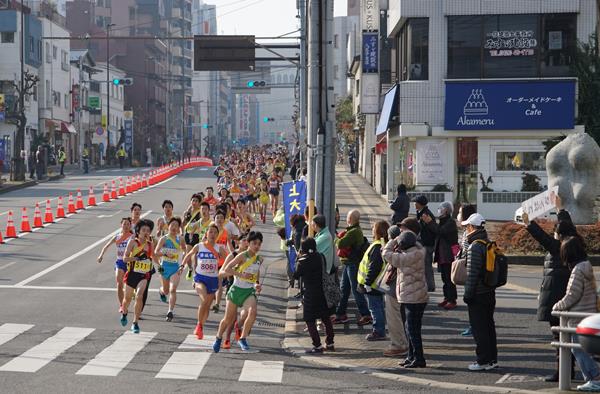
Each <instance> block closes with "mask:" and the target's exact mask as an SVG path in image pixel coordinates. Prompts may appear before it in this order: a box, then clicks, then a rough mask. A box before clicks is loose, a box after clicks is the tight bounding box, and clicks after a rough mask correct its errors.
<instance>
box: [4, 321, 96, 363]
mask: <svg viewBox="0 0 600 394" xmlns="http://www.w3.org/2000/svg"><path fill="white" fill-rule="evenodd" d="M93 331H94V329H93V328H78V327H65V328H63V329H62V330H60V331H59V332H57V333H56V335H54V336H53V337H50V338H48V339H46V340H45V341H44V342H42V343H40V344H39V345H37V346H34V347H32V348H31V349H29V350H27V351H26V352H25V353H23V354H21V355H20V356H18V357H15V358H13V359H12V360H10V361H9V362H7V363H6V364H4V365H3V366H1V367H0V371H13V372H37V371H39V370H40V369H41V368H43V367H44V366H45V365H46V364H48V363H49V362H51V361H52V360H54V359H55V358H56V357H58V356H60V355H61V354H62V353H63V352H65V351H66V350H68V349H69V348H71V347H73V346H74V345H75V344H77V343H78V342H79V341H81V340H83V339H84V338H85V337H87V336H88V335H90V334H91V333H92V332H93Z"/></svg>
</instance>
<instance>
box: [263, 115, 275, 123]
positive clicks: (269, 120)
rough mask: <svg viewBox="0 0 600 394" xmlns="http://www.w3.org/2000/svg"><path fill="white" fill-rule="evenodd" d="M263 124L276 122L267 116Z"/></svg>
mask: <svg viewBox="0 0 600 394" xmlns="http://www.w3.org/2000/svg"><path fill="white" fill-rule="evenodd" d="M263 122H265V123H269V122H275V118H269V117H268V116H265V117H264V118H263Z"/></svg>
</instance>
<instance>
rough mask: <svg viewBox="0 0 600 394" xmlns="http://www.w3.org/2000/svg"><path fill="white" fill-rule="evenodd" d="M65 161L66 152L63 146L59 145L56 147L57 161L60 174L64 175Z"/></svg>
mask: <svg viewBox="0 0 600 394" xmlns="http://www.w3.org/2000/svg"><path fill="white" fill-rule="evenodd" d="M66 161H67V154H66V153H65V147H64V146H61V147H60V148H59V149H58V163H59V164H60V175H62V176H65V162H66Z"/></svg>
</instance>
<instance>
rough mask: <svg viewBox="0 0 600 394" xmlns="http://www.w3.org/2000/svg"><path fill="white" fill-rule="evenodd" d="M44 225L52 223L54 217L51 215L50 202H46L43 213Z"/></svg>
mask: <svg viewBox="0 0 600 394" xmlns="http://www.w3.org/2000/svg"><path fill="white" fill-rule="evenodd" d="M44 223H54V216H53V215H52V207H51V206H50V200H46V212H45V213H44Z"/></svg>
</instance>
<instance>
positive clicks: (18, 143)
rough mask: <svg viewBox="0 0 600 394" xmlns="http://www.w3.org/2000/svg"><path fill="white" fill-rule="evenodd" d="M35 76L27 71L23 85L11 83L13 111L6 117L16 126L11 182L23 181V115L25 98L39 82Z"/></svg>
mask: <svg viewBox="0 0 600 394" xmlns="http://www.w3.org/2000/svg"><path fill="white" fill-rule="evenodd" d="M39 80H40V79H39V78H38V76H37V75H33V74H32V73H30V72H29V71H25V73H24V74H23V85H22V86H21V82H20V81H19V82H18V83H17V82H13V83H12V85H13V88H14V90H15V93H16V95H15V109H14V111H11V112H12V113H13V114H12V116H9V117H7V121H8V122H9V123H12V124H14V125H15V126H16V131H15V140H14V142H13V157H12V166H11V174H10V179H11V180H12V181H24V180H25V158H24V157H22V156H21V151H22V150H23V149H24V145H25V127H26V126H27V116H26V115H25V111H26V108H25V97H27V96H30V95H31V94H32V93H33V88H34V87H35V86H36V85H37V83H38V82H39Z"/></svg>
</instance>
